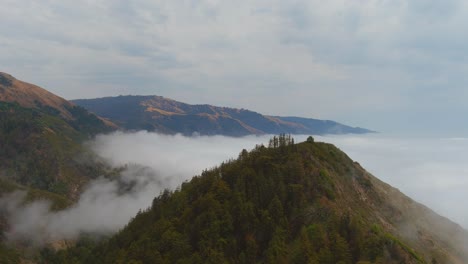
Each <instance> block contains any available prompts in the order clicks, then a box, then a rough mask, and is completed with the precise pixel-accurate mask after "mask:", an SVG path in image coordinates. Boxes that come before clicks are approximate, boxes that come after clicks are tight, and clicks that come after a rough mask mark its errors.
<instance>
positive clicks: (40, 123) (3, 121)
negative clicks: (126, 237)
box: [0, 73, 114, 199]
mask: <svg viewBox="0 0 468 264" xmlns="http://www.w3.org/2000/svg"><path fill="white" fill-rule="evenodd" d="M113 129H114V127H112V126H111V125H110V124H109V123H108V122H106V121H104V120H102V119H101V118H99V117H97V116H96V115H94V114H91V113H89V112H88V111H87V110H85V109H84V108H82V107H80V106H76V105H74V104H71V103H70V102H68V101H66V100H64V99H63V98H60V97H58V96H56V95H54V94H52V93H50V92H48V91H46V90H44V89H42V88H40V87H38V86H35V85H32V84H29V83H25V82H22V81H20V80H17V79H15V78H14V77H13V76H11V75H8V74H5V73H0V177H2V179H8V180H10V181H12V182H14V183H16V184H19V185H22V186H26V187H32V188H36V189H41V190H45V191H50V192H53V193H57V194H60V195H64V196H66V197H68V198H71V199H73V198H76V197H77V195H78V194H79V191H80V188H79V187H80V186H81V185H83V184H84V183H85V182H86V181H87V180H88V179H89V178H90V177H95V176H97V175H99V174H102V167H103V166H102V164H96V162H95V160H96V159H95V157H93V154H92V153H91V152H90V151H87V150H86V149H85V148H84V147H83V146H82V143H83V142H84V141H85V140H88V139H90V138H91V137H92V136H94V135H96V134H97V133H105V132H109V131H112V130H113Z"/></svg>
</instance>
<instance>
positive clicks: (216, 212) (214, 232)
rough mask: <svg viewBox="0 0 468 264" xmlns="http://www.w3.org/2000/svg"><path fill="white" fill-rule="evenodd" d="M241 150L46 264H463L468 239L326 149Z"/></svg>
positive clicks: (282, 142) (286, 144) (287, 144)
mask: <svg viewBox="0 0 468 264" xmlns="http://www.w3.org/2000/svg"><path fill="white" fill-rule="evenodd" d="M270 146H271V147H269V148H265V147H263V146H259V147H256V148H255V149H254V150H253V151H251V152H247V151H245V150H244V151H242V152H241V153H240V154H239V158H238V159H237V160H232V161H230V162H227V163H224V164H222V165H221V166H219V167H217V168H214V169H211V170H208V171H204V172H203V173H202V175H201V176H197V177H194V178H193V179H192V180H191V181H190V182H186V183H184V184H182V186H181V188H180V189H178V190H176V191H174V192H168V191H166V192H164V193H163V194H161V195H160V196H159V197H157V198H155V199H154V201H153V205H152V207H151V208H149V209H148V210H145V211H144V212H141V213H139V214H138V215H137V216H136V217H135V218H134V219H133V220H132V221H131V222H130V223H129V224H128V226H127V227H126V228H125V229H123V230H122V231H121V232H119V233H118V234H117V235H116V236H114V237H112V238H111V239H110V240H108V241H106V242H102V243H99V244H98V245H97V246H95V245H94V244H93V243H90V241H83V242H81V243H79V244H78V245H77V246H75V247H72V248H70V249H68V250H67V251H59V252H58V253H55V254H54V253H53V252H51V251H44V252H43V256H44V257H45V258H46V261H47V263H320V264H328V263H360V264H364V263H460V264H461V263H467V261H468V258H467V255H466V252H467V250H466V249H467V248H466V246H465V245H466V243H465V242H466V241H467V240H466V239H467V238H468V234H467V232H466V231H465V230H463V229H462V228H461V227H460V226H458V225H456V224H454V223H452V222H450V221H449V220H447V219H445V218H443V217H440V216H438V215H436V214H435V213H434V212H432V211H431V210H429V209H428V208H426V207H424V206H422V205H420V204H418V203H416V202H414V201H412V200H411V199H410V198H408V197H406V196H405V195H403V194H402V193H400V192H399V191H398V190H396V189H394V188H392V187H390V186H388V185H387V184H385V183H383V182H381V181H379V180H378V179H376V178H375V177H373V176H372V175H370V174H369V173H367V172H366V171H365V170H364V169H363V168H361V166H360V165H359V164H358V163H355V162H353V161H352V160H351V159H350V158H349V157H347V156H346V154H344V153H343V152H341V151H340V150H339V149H337V148H336V147H334V146H333V145H330V144H325V143H315V142H313V139H312V138H310V139H309V140H308V141H307V142H305V143H301V144H297V145H293V144H292V140H291V139H290V138H289V137H286V136H282V137H280V138H275V139H274V140H272V142H271V144H270Z"/></svg>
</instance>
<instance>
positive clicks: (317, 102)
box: [0, 0, 468, 136]
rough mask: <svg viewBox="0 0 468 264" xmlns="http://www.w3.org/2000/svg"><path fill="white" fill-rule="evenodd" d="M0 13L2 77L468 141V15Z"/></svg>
mask: <svg viewBox="0 0 468 264" xmlns="http://www.w3.org/2000/svg"><path fill="white" fill-rule="evenodd" d="M129 2H130V1H124V0H100V1H99V0H93V1H91V0H89V1H66V0H60V1H59V0H56V1H53V0H44V1H34V0H21V1H18V0H0V5H1V6H2V8H1V9H0V61H1V64H0V71H4V72H8V73H10V74H12V75H13V76H15V77H17V78H19V79H22V80H25V81H28V82H31V83H35V84H38V85H40V86H42V87H44V88H46V89H48V90H50V91H52V92H54V93H56V94H58V95H60V96H62V97H65V98H66V99H76V98H93V97H102V96H112V95H119V94H123V95H126V94H156V95H162V96H165V97H169V98H173V99H176V100H179V101H184V102H188V103H209V104H214V105H222V106H231V107H239V108H241V107H242V108H248V109H251V110H255V111H258V112H261V113H264V114H273V115H297V116H303V117H316V118H323V119H333V120H337V121H340V122H343V123H346V124H350V125H355V126H362V127H367V128H370V129H374V130H378V131H381V132H384V133H400V134H416V133H423V134H444V135H446V136H464V135H466V134H467V133H468V125H467V122H465V120H466V117H465V113H466V112H468V111H467V110H468V104H467V103H466V102H467V101H468V89H466V87H465V84H466V83H467V78H468V74H467V73H468V67H467V60H468V30H467V28H466V26H467V25H468V2H466V1H461V0H459V1H457V0H445V1H440V0H388V1H386V0H375V1H372V0H362V1H349V0H328V1H322V0H291V1H284V0H268V1H267V0H249V1H242V0H238V1H214V0H202V1H195V0H191V1H190V0H187V1H177V0H174V1H156V0H140V1H131V2H132V3H129Z"/></svg>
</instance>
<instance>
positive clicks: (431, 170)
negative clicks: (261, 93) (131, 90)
mask: <svg viewBox="0 0 468 264" xmlns="http://www.w3.org/2000/svg"><path fill="white" fill-rule="evenodd" d="M294 137H295V139H296V142H299V141H303V140H305V138H306V137H307V136H294ZM269 138H270V136H261V137H257V136H249V137H243V138H230V137H223V136H213V137H205V136H198V137H184V136H181V135H175V136H168V135H160V134H156V133H148V132H136V133H122V132H118V133H113V134H110V135H101V136H98V137H97V138H96V139H95V140H94V141H92V142H89V143H88V145H89V146H90V147H91V148H92V149H93V150H94V151H95V152H96V154H98V156H100V157H101V158H103V159H104V160H105V161H107V162H108V163H109V164H110V165H112V166H114V167H121V166H125V165H126V169H125V170H124V171H123V172H122V173H121V175H120V177H118V178H116V179H114V180H109V179H104V178H99V179H97V180H94V181H92V182H90V183H89V185H88V186H87V187H86V188H85V190H84V192H83V193H82V195H81V197H80V199H79V201H78V202H77V204H76V205H74V206H73V207H70V208H68V209H66V210H64V211H60V212H50V210H49V206H50V204H49V203H48V202H47V201H38V202H34V203H30V204H28V205H26V206H24V205H21V201H22V199H23V196H24V193H19V192H16V193H13V194H10V195H8V196H5V197H3V198H2V199H0V207H2V208H4V209H6V211H7V213H8V220H9V223H10V225H11V231H10V232H9V233H7V234H6V235H7V237H8V238H9V239H11V240H15V239H24V238H26V239H28V240H30V241H32V242H33V243H35V244H41V243H44V242H47V241H52V240H56V239H74V238H76V237H77V236H78V235H79V234H80V233H93V234H111V233H113V232H116V231H118V230H119V229H121V228H122V227H124V226H125V224H126V223H128V221H129V220H130V219H131V218H132V217H134V216H135V215H136V213H137V212H138V211H139V210H140V209H145V208H148V207H149V206H150V205H151V202H152V200H153V198H154V197H155V196H157V195H159V194H160V192H161V191H162V190H164V189H165V188H169V189H174V188H177V186H179V185H180V184H181V183H182V182H183V181H185V180H188V179H190V178H191V177H192V176H194V175H199V174H200V173H201V172H202V170H204V169H207V168H211V167H214V166H216V165H218V164H219V163H221V162H222V161H226V160H228V159H230V158H235V157H237V155H238V153H239V152H240V151H241V150H242V149H243V148H245V149H248V150H250V149H252V148H254V147H255V145H256V144H261V143H263V144H266V143H267V142H268V139H269ZM316 140H318V141H325V142H330V143H334V144H336V145H337V146H338V147H339V148H340V149H342V150H343V151H345V152H347V154H348V155H349V156H350V157H351V158H352V159H354V160H356V161H358V162H359V163H360V164H361V165H362V166H363V167H364V168H366V169H367V170H368V171H369V172H371V173H372V174H374V175H375V176H377V177H378V178H380V179H382V180H384V181H386V182H388V183H390V184H391V185H393V186H395V187H397V188H399V189H400V190H401V191H403V192H404V193H405V194H407V195H409V196H410V197H412V198H413V199H415V200H417V201H419V202H422V203H423V204H425V205H427V206H429V207H431V208H432V209H434V210H435V211H436V212H438V213H440V214H442V215H444V216H446V217H449V218H450V219H452V220H454V221H456V222H458V223H459V224H461V225H462V226H464V227H465V228H467V227H468V212H467V210H464V209H463V208H461V207H460V203H462V202H463V201H464V200H465V199H466V198H468V194H467V193H466V192H465V190H466V189H467V187H468V164H467V163H466V161H465V159H464V158H465V157H467V156H468V139H434V138H432V139H414V138H412V139H402V138H389V137H385V136H383V135H365V136H329V137H319V136H317V137H316ZM122 183H123V184H125V183H131V185H129V186H131V188H129V189H127V190H126V191H125V192H122V189H121V186H122Z"/></svg>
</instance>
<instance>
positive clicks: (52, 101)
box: [0, 72, 73, 119]
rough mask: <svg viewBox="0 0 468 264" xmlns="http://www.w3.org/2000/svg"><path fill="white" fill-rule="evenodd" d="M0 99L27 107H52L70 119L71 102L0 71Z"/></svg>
mask: <svg viewBox="0 0 468 264" xmlns="http://www.w3.org/2000/svg"><path fill="white" fill-rule="evenodd" d="M0 101H4V102H10V103H18V104H19V105H20V106H22V107H27V108H53V109H56V110H57V111H58V112H59V113H60V115H61V116H62V117H64V118H66V119H72V116H73V115H72V114H71V113H70V112H69V108H71V107H72V106H73V104H72V103H70V102H68V101H67V100H65V99H63V98H62V97H59V96H57V95H55V94H53V93H51V92H49V91H47V90H45V89H43V88H41V87H39V86H37V85H34V84H30V83H27V82H23V81H20V80H18V79H16V78H15V77H13V76H12V75H10V74H8V73H4V72H1V73H0Z"/></svg>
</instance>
